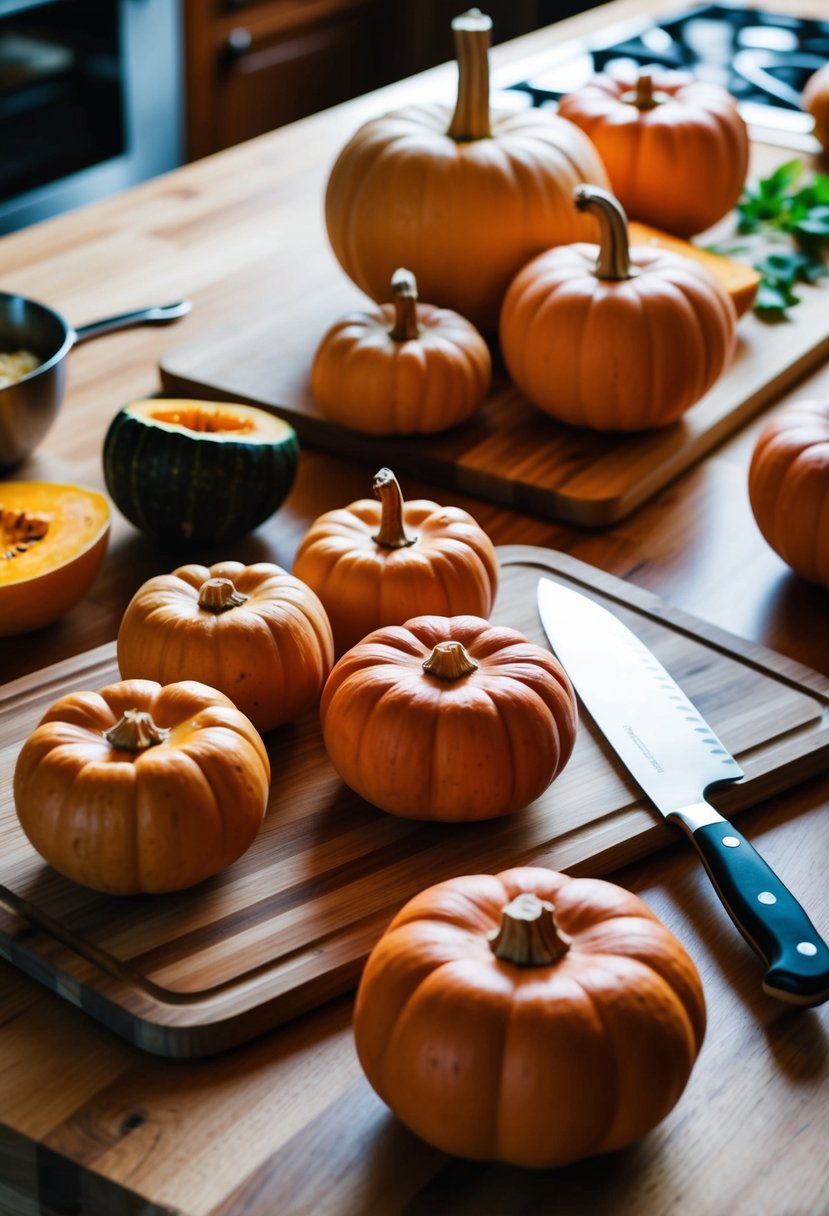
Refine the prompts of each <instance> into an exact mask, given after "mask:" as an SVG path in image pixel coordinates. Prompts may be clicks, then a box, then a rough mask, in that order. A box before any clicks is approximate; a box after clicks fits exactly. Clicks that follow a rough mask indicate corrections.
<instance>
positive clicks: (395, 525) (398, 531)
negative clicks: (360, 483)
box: [372, 469, 417, 549]
mask: <svg viewBox="0 0 829 1216" xmlns="http://www.w3.org/2000/svg"><path fill="white" fill-rule="evenodd" d="M372 488H373V490H374V493H375V495H376V496H377V498H379V499H380V531H379V532H378V533H377V535H376V536H373V537H372V540H373V541H374V542H375V544H378V545H381V546H382V547H383V548H384V549H405V548H406V547H407V546H408V545H413V544H414V543H415V541H416V540H417V537H416V536H407V535H406V529H405V528H404V526H403V493H402V491H401V489H400V486H399V485H398V483H397V478H396V477H395V475H394V473H392V471H391V469H381V470H380V472H379V473H376V474H375V476H374V482H373V486H372Z"/></svg>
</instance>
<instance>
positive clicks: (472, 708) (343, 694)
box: [320, 616, 577, 820]
mask: <svg viewBox="0 0 829 1216" xmlns="http://www.w3.org/2000/svg"><path fill="white" fill-rule="evenodd" d="M441 642H460V643H461V645H462V646H463V647H464V648H465V650H466V651H467V652H468V654H469V656H470V657H471V658H472V659H473V660H474V661H475V662H476V663H477V664H478V669H477V670H476V671H473V672H472V673H471V674H470V675H468V676H464V677H462V678H460V679H458V680H445V679H438V678H437V677H435V676H432V675H429V674H427V673H426V672H424V671H423V663H424V661H425V660H426V659H428V658H429V656H430V654H431V653H432V651H433V649H434V647H435V646H437V645H438V643H441ZM320 718H321V722H322V730H323V739H324V741H325V746H326V749H327V751H328V755H329V757H330V759H331V762H332V764H333V765H334V767H335V768H336V770H337V772H338V773H339V774H340V776H341V777H342V779H343V781H345V783H346V785H348V786H350V788H351V789H353V790H355V791H356V792H357V793H358V794H360V795H361V796H362V797H363V798H365V799H366V800H367V801H368V802H370V803H372V805H374V806H376V807H379V808H380V809H381V810H384V811H388V812H389V813H390V814H393V815H400V816H402V817H403V818H407V819H440V820H476V819H492V818H494V817H495V816H498V815H507V814H512V813H513V812H515V811H518V810H521V809H522V808H523V807H525V806H528V805H529V803H531V802H532V801H534V799H536V798H537V797H539V795H540V794H542V793H543V792H544V790H546V789H547V787H548V785H549V784H550V782H551V781H553V780H554V778H555V777H556V776H558V774H559V773H560V772H561V770H562V769H563V768H564V765H565V764H566V763H567V761H568V759H569V758H570V755H571V753H572V750H573V745H574V743H575V738H576V729H577V715H576V700H575V696H574V694H573V690H572V687H571V686H570V682H569V680H568V679H567V677H566V675H565V674H564V671H563V669H562V667H561V665H560V664H559V663H558V661H557V660H556V659H555V658H554V657H553V655H552V654H551V653H550V652H549V651H548V650H545V649H543V648H541V647H540V646H535V645H533V644H532V643H531V642H528V641H527V639H526V638H525V637H523V636H522V635H521V634H520V633H517V632H516V631H515V630H513V629H503V628H497V627H495V626H493V625H489V624H488V623H487V622H486V621H483V620H481V619H479V618H477V617H472V616H458V617H438V616H421V617H415V618H414V619H413V620H410V621H408V622H407V623H406V624H405V625H402V626H391V627H389V628H388V629H378V630H377V631H376V632H374V633H372V634H369V636H368V637H367V638H365V639H364V640H363V641H362V642H361V643H359V644H358V645H357V646H354V647H353V648H352V649H351V650H350V651H348V653H347V654H345V655H344V656H343V657H342V658H341V659H340V660H339V662H338V663H337V664H336V665H335V667H334V670H333V671H332V672H331V675H330V676H329V677H328V681H327V683H326V685H325V688H324V689H323V694H322V701H321V703H320Z"/></svg>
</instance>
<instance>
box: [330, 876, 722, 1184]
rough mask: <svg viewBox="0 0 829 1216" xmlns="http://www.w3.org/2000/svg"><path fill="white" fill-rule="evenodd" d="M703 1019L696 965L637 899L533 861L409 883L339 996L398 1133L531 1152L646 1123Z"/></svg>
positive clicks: (692, 1052) (453, 1147)
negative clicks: (351, 992) (417, 886)
mask: <svg viewBox="0 0 829 1216" xmlns="http://www.w3.org/2000/svg"><path fill="white" fill-rule="evenodd" d="M704 1033H705V1002H704V996H703V989H702V983H701V981H700V978H699V974H698V973H697V970H696V967H695V966H694V964H693V962H692V960H691V958H690V957H689V956H688V954H687V953H686V951H685V949H684V948H683V946H682V945H681V943H680V942H679V941H678V940H677V939H676V937H674V935H673V934H672V933H671V932H670V931H669V930H668V929H667V928H666V927H665V925H663V924H662V922H661V921H659V920H658V919H657V917H656V916H654V914H653V913H652V912H651V911H650V910H649V909H648V907H647V906H646V905H645V904H644V903H643V902H642V900H640V899H639V898H637V896H635V895H633V894H631V893H630V892H628V891H625V890H623V889H622V888H621V887H617V886H614V885H613V884H611V883H609V882H603V881H601V880H599V879H593V878H570V877H567V876H566V875H564V874H557V873H555V872H553V871H551V870H544V869H539V868H523V869H515V870H507V871H506V872H505V873H502V874H496V875H490V874H478V875H468V876H465V877H462V878H455V879H452V880H450V881H448V882H442V883H439V884H438V885H436V886H434V887H431V888H430V889H429V890H427V891H424V892H422V893H421V894H420V895H417V896H415V898H414V899H412V900H410V901H409V903H407V904H406V905H405V907H404V908H403V909H402V910H401V911H400V912H399V913H398V914H397V916H396V917H395V918H394V920H393V921H392V923H391V925H390V926H389V928H388V929H387V930H386V932H385V934H384V935H383V937H382V938H381V939H380V942H379V943H378V945H377V946H376V947H375V949H374V950H373V951H372V953H371V955H370V957H369V960H368V962H367V964H366V967H365V970H364V972H363V976H362V979H361V981H360V987H359V991H358V993H357V1001H356V1005H355V1010H354V1038H355V1043H356V1048H357V1054H358V1056H359V1058H360V1063H361V1064H362V1067H363V1070H364V1072H365V1075H366V1077H367V1078H368V1080H369V1082H370V1084H371V1085H372V1086H373V1087H374V1089H375V1090H376V1092H377V1093H378V1094H379V1096H380V1097H381V1098H382V1099H383V1101H384V1102H386V1103H387V1104H388V1105H389V1106H390V1107H391V1109H392V1110H393V1111H394V1113H395V1114H396V1115H397V1117H398V1118H399V1119H400V1120H401V1121H402V1122H403V1123H404V1124H405V1125H406V1126H407V1127H408V1128H409V1129H410V1130H411V1131H413V1132H414V1133H415V1134H416V1135H418V1136H421V1137H422V1138H423V1139H424V1140H426V1141H428V1142H429V1143H430V1144H432V1145H435V1146H436V1147H437V1148H439V1149H441V1150H443V1151H444V1152H448V1153H454V1154H456V1155H457V1156H460V1157H469V1158H473V1159H475V1160H483V1161H505V1162H510V1163H512V1164H514V1165H522V1166H535V1167H549V1166H557V1165H565V1164H567V1163H568V1162H571V1161H577V1160H579V1159H580V1158H582V1157H587V1156H590V1155H592V1154H594V1153H607V1152H610V1151H612V1150H614V1149H618V1148H622V1147H623V1146H624V1145H628V1144H631V1143H632V1142H633V1141H634V1140H636V1139H638V1137H640V1136H642V1135H644V1133H645V1132H648V1131H650V1129H651V1128H653V1127H655V1126H656V1124H657V1123H659V1122H660V1120H662V1119H663V1118H664V1117H665V1116H666V1115H667V1114H668V1112H669V1111H670V1110H671V1109H672V1107H673V1106H674V1105H675V1103H676V1102H677V1100H678V1099H679V1097H680V1095H681V1093H682V1091H683V1089H684V1088H685V1085H686V1082H687V1080H688V1077H689V1075H690V1073H691V1069H692V1067H693V1065H694V1062H695V1060H696V1058H697V1055H698V1053H699V1050H700V1047H701V1045H702V1040H703V1036H704Z"/></svg>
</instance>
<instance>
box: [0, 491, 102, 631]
mask: <svg viewBox="0 0 829 1216" xmlns="http://www.w3.org/2000/svg"><path fill="white" fill-rule="evenodd" d="M108 538H109V507H108V505H107V501H106V499H105V498H104V497H103V495H102V494H98V493H97V492H96V491H95V490H88V489H85V488H83V487H81V486H75V485H56V484H52V483H49V482H39V481H7V482H3V483H2V484H0V637H10V636H13V635H15V634H21V633H29V632H31V631H32V630H34V629H40V628H42V626H44V625H48V624H50V623H51V622H52V621H55V620H57V619H58V617H60V616H62V615H63V614H64V613H65V612H67V611H68V610H69V609H70V608H71V607H72V606H73V605H74V604H75V603H77V601H78V600H79V599H81V598H82V596H83V595H85V594H86V592H87V590H88V589H89V587H90V586H91V584H92V581H93V579H94V578H95V575H96V574H97V573H98V570H99V569H100V566H101V563H102V562H103V560H104V554H105V553H106V546H107V541H108Z"/></svg>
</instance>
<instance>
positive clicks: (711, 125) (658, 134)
mask: <svg viewBox="0 0 829 1216" xmlns="http://www.w3.org/2000/svg"><path fill="white" fill-rule="evenodd" d="M635 84H636V82H635V78H633V77H631V78H625V79H616V78H614V77H610V76H604V75H600V76H597V77H595V78H594V79H593V80H592V81H590V82H589V83H588V84H586V85H585V86H584V87H583V88H581V89H579V90H578V91H577V92H575V93H571V94H569V95H568V96H566V97H563V98H562V100H561V103H560V105H559V110H558V112H559V114H560V115H561V116H562V117H564V118H567V119H569V120H570V122H573V123H575V124H576V125H577V126H579V127H580V128H581V130H582V131H584V132H585V134H586V135H587V136H588V137H589V138H590V139H591V140H592V142H593V143H594V144H595V146H596V148H597V149H598V152H599V155H600V156H601V158H602V160H603V162H604V165H605V168H606V170H607V175H608V177H609V178H610V182H611V186H612V189H613V193H614V194H615V195H616V197H617V198H618V200H619V202H620V203H621V204H622V206H623V207H624V209H625V211H626V212H627V214H628V216H629V218H630V219H632V220H642V221H643V222H644V223H646V224H653V225H654V226H655V227H657V228H664V229H665V230H666V231H667V232H673V233H675V234H676V235H677V236H686V237H687V236H692V235H693V234H694V233H696V232H703V231H704V230H705V229H706V228H709V227H710V226H711V225H712V224H714V223H716V222H717V220H719V219H722V217H723V216H724V215H726V214H727V213H728V212H729V211H730V210H731V208H732V207H733V206H734V205H735V204H736V202H737V200H738V199H739V197H740V194H741V193H742V189H743V185H744V183H745V178H746V171H747V168H748V133H747V130H746V125H745V122H744V121H743V119H742V117H741V116H740V114H739V112H738V110H737V106H736V102H735V101H734V99H733V98H732V97H731V96H730V95H729V94H728V93H727V92H726V91H725V90H724V89H721V88H719V86H717V85H712V84H707V83H702V82H695V81H693V80H692V78H691V77H690V76H689V75H688V74H687V73H680V72H676V73H662V74H660V73H657V72H655V73H653V84H654V88H655V89H656V90H658V91H659V92H660V93H663V94H665V95H666V96H667V97H668V98H669V99H670V100H668V101H666V102H664V103H663V104H661V105H657V106H655V108H654V109H652V110H639V109H638V108H637V107H636V106H635V105H633V104H631V103H629V102H625V101H622V100H621V98H622V96H623V95H624V94H626V93H628V92H630V91H631V89H635Z"/></svg>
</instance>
